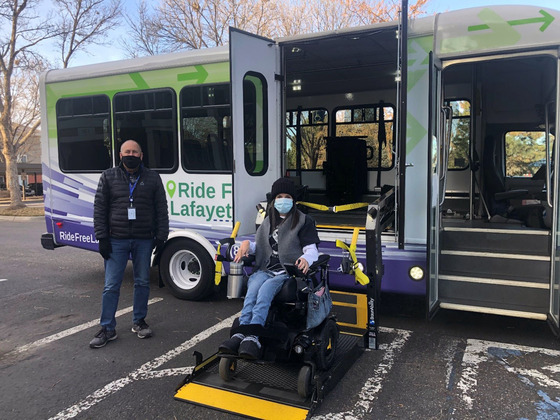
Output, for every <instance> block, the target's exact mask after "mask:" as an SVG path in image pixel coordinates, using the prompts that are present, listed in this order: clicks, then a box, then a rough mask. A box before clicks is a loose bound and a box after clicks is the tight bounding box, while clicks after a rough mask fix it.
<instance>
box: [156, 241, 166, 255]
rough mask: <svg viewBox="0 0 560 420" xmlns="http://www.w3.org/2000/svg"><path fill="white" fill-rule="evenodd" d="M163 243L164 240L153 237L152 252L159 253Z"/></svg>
mask: <svg viewBox="0 0 560 420" xmlns="http://www.w3.org/2000/svg"><path fill="white" fill-rule="evenodd" d="M164 244H165V241H164V240H162V239H157V238H156V239H154V244H153V249H154V254H156V255H157V254H159V253H160V252H161V251H163V245H164Z"/></svg>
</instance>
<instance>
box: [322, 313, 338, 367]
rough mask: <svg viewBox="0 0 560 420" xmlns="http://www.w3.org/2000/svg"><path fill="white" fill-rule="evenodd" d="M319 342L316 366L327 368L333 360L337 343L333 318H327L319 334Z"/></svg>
mask: <svg viewBox="0 0 560 420" xmlns="http://www.w3.org/2000/svg"><path fill="white" fill-rule="evenodd" d="M319 339H320V344H319V351H318V352H317V366H318V367H319V369H321V370H327V369H328V368H330V367H331V365H332V363H333V362H334V358H335V354H336V346H337V344H338V327H337V325H336V322H335V321H334V320H333V319H328V320H327V321H326V322H325V325H323V328H322V329H321V332H320V334H319Z"/></svg>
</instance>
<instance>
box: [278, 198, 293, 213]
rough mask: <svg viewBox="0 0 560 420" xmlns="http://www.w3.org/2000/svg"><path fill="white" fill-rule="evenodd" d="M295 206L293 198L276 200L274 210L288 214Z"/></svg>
mask: <svg viewBox="0 0 560 420" xmlns="http://www.w3.org/2000/svg"><path fill="white" fill-rule="evenodd" d="M293 206H294V200H292V199H291V198H277V199H276V200H274V208H275V209H276V210H278V213H280V214H287V213H289V211H290V210H291V209H292V207H293Z"/></svg>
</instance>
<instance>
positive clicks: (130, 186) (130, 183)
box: [128, 177, 140, 206]
mask: <svg viewBox="0 0 560 420" xmlns="http://www.w3.org/2000/svg"><path fill="white" fill-rule="evenodd" d="M139 179H140V177H138V178H136V181H135V182H134V185H132V182H130V179H129V181H128V190H129V191H130V195H129V196H128V198H129V200H130V205H131V206H132V202H133V201H134V198H133V197H132V193H133V192H134V188H136V184H137V183H138V180H139Z"/></svg>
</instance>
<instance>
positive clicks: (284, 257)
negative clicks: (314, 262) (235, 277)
mask: <svg viewBox="0 0 560 420" xmlns="http://www.w3.org/2000/svg"><path fill="white" fill-rule="evenodd" d="M297 212H298V213H299V220H298V223H297V225H296V226H295V227H294V228H293V229H291V227H292V217H293V214H290V216H288V217H287V218H286V219H285V220H284V222H283V223H281V224H280V226H278V257H279V259H280V263H282V264H295V262H296V260H297V259H298V258H299V257H301V256H302V254H303V249H302V247H301V243H300V242H299V237H298V233H299V231H300V230H301V228H302V227H303V225H304V224H305V214H303V213H302V212H300V211H299V210H297ZM269 235H270V218H269V217H266V218H265V219H264V221H263V222H262V224H261V225H260V226H259V228H258V230H257V234H256V237H255V241H256V243H257V249H256V258H255V268H256V269H257V270H266V267H267V266H268V263H269V261H270V256H271V255H272V247H271V246H270V242H269V240H268V237H269Z"/></svg>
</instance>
